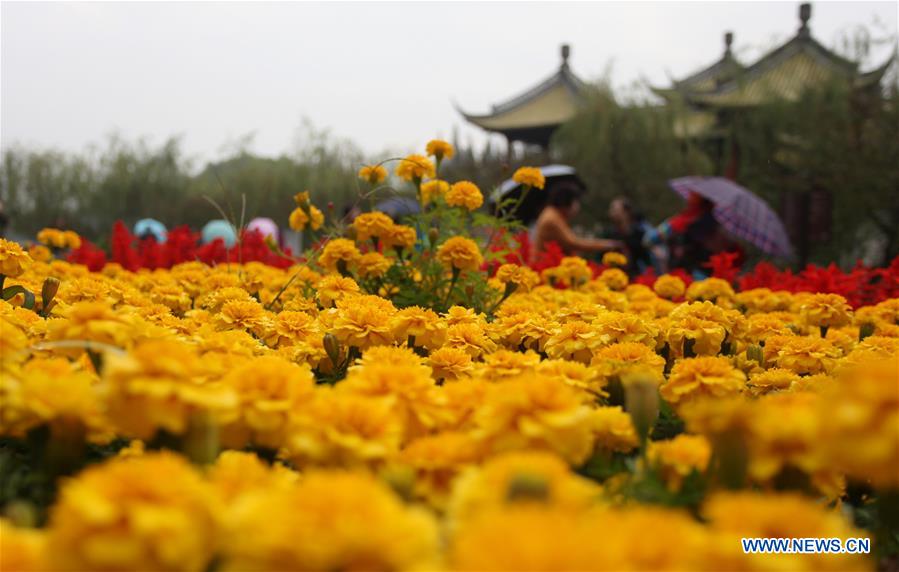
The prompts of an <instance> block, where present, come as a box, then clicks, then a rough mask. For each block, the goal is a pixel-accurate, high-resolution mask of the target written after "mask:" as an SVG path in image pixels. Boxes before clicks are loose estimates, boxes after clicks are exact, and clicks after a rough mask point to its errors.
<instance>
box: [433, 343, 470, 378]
mask: <svg viewBox="0 0 899 572" xmlns="http://www.w3.org/2000/svg"><path fill="white" fill-rule="evenodd" d="M428 365H429V366H430V367H431V369H432V370H433V376H434V379H436V380H438V381H439V380H444V381H456V380H458V379H461V378H464V377H468V376H470V375H471V373H472V372H473V371H474V366H473V364H472V362H471V355H469V353H468V352H466V351H465V350H464V349H461V348H454V347H443V348H440V349H436V350H434V351H432V352H431V355H429V356H428Z"/></svg>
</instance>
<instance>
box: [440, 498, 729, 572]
mask: <svg viewBox="0 0 899 572" xmlns="http://www.w3.org/2000/svg"><path fill="white" fill-rule="evenodd" d="M609 523H614V525H613V526H610V525H609ZM648 530H659V531H661V530H664V531H665V534H664V535H663V536H664V540H662V539H658V540H655V539H654V538H653V537H650V536H647V535H646V531H648ZM509 538H515V539H516V542H515V544H516V546H515V548H514V549H512V548H511V546H510V545H509V543H508V539H509ZM503 539H506V540H505V542H504V541H503ZM707 544H708V541H707V539H706V535H705V533H704V531H703V528H702V527H701V526H700V525H699V524H697V523H696V522H695V521H693V520H692V519H691V518H690V517H689V516H688V515H687V514H685V513H683V512H679V511H673V510H666V509H660V508H648V507H638V508H631V507H629V508H626V509H622V510H614V511H613V510H609V509H600V508H597V509H593V510H591V511H588V512H585V513H584V514H581V515H572V513H571V511H570V510H565V509H560V508H554V507H552V506H549V507H547V506H545V505H542V504H538V503H529V504H521V505H515V506H511V507H502V508H494V509H492V510H489V511H486V512H485V513H484V514H483V516H482V517H481V518H478V519H476V520H474V521H473V522H472V523H471V524H470V525H469V526H468V527H466V528H465V529H463V530H461V531H460V532H459V534H458V535H457V537H456V538H455V541H454V542H453V544H452V546H451V552H450V559H451V563H452V565H453V567H454V568H455V569H459V570H695V569H704V568H712V569H714V568H715V567H714V566H704V565H703V561H702V558H703V554H704V553H703V549H704V548H705V546H706V545H707ZM672 546H676V547H677V548H676V549H672ZM738 546H739V542H738ZM719 568H720V567H719Z"/></svg>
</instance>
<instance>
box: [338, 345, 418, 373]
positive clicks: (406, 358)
mask: <svg viewBox="0 0 899 572" xmlns="http://www.w3.org/2000/svg"><path fill="white" fill-rule="evenodd" d="M385 364H387V365H391V366H396V367H412V368H416V367H420V366H423V365H424V358H423V357H421V356H420V355H418V354H416V353H415V351H413V350H412V348H408V347H405V346H372V347H370V348H368V349H367V350H365V352H364V353H363V354H362V357H361V358H359V359H358V360H356V365H353V366H350V371H354V370H356V369H358V368H362V367H366V366H369V365H385Z"/></svg>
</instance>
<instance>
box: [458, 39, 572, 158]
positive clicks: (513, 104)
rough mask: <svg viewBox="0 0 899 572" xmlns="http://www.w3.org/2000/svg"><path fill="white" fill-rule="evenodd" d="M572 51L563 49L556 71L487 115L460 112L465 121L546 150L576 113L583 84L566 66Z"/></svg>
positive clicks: (509, 140) (500, 104)
mask: <svg viewBox="0 0 899 572" xmlns="http://www.w3.org/2000/svg"><path fill="white" fill-rule="evenodd" d="M570 55H571V49H570V47H569V46H568V45H563V46H562V62H561V64H560V65H559V69H558V70H557V71H556V72H555V73H554V74H553V75H551V76H549V77H548V78H546V79H545V80H544V81H542V82H540V83H539V84H537V85H535V86H534V87H532V88H530V89H528V90H527V91H525V92H524V93H522V94H520V95H518V96H516V97H513V98H512V99H509V100H508V101H505V102H503V103H499V104H496V105H494V106H493V107H492V109H491V110H490V113H485V114H482V115H477V114H473V113H466V112H465V111H463V110H461V109H459V113H461V114H462V115H463V116H464V117H465V119H466V120H468V121H469V122H471V123H473V124H475V125H477V126H478V127H480V128H482V129H484V130H486V131H489V132H491V133H499V134H500V135H503V136H504V137H505V138H506V141H507V142H508V144H509V148H510V149H511V146H512V143H513V142H515V141H520V142H522V143H525V144H528V145H539V146H540V147H541V148H543V149H546V148H547V147H548V145H549V140H550V137H552V134H553V132H554V131H555V130H556V129H557V128H558V127H559V126H560V125H561V124H562V123H564V122H566V121H567V120H569V119H571V117H573V116H574V114H575V113H576V112H577V108H578V105H579V104H580V101H581V98H582V96H583V94H584V88H585V84H584V82H582V81H581V80H580V79H579V78H578V77H577V76H576V75H574V72H572V71H571V68H570V67H569V65H568V58H569V57H570ZM457 109H458V108H457Z"/></svg>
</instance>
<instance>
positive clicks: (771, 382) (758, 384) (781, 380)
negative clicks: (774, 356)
mask: <svg viewBox="0 0 899 572" xmlns="http://www.w3.org/2000/svg"><path fill="white" fill-rule="evenodd" d="M798 380H799V376H798V375H796V373H794V372H792V371H790V370H788V369H780V368H776V367H775V368H772V369H769V370H767V371H763V372H760V373H756V374H753V375H751V376H749V382H747V384H746V387H747V388H748V389H749V393H750V394H752V395H755V396H759V395H764V394H766V393H770V392H772V391H783V390H785V389H789V388H790V386H792V385H793V383H795V382H796V381H798Z"/></svg>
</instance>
